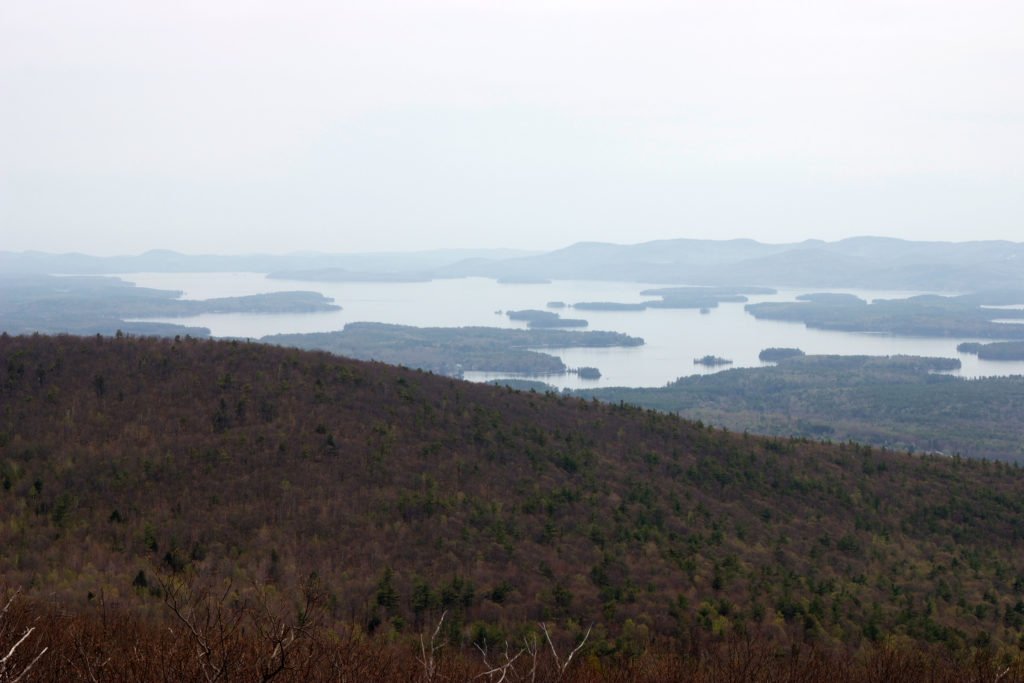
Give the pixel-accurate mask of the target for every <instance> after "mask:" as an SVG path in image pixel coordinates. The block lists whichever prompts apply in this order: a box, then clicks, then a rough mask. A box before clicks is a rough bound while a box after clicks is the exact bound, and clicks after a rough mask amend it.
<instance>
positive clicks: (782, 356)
mask: <svg viewBox="0 0 1024 683" xmlns="http://www.w3.org/2000/svg"><path fill="white" fill-rule="evenodd" d="M802 355H804V352H803V351H801V350H800V349H791V348H784V347H775V346H773V347H770V348H767V349H761V353H759V354H757V357H758V359H759V360H762V361H765V362H778V361H780V360H786V359H787V358H796V357H798V356H802Z"/></svg>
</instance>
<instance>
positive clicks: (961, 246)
mask: <svg viewBox="0 0 1024 683" xmlns="http://www.w3.org/2000/svg"><path fill="white" fill-rule="evenodd" d="M1022 262H1024V243H1021V242H1006V241H981V242H912V241H907V240H900V239H892V238H884V237H855V238H850V239H845V240H840V241H837V242H823V241H820V240H807V241H804V242H799V243H790V244H765V243H761V242H757V241H754V240H749V239H741V240H692V239H674V240H659V241H654V242H644V243H641V244H632V245H619V244H608V243H600V242H580V243H578V244H573V245H571V246H569V247H565V248H564V249H558V250H556V251H552V252H546V253H539V252H527V251H515V250H472V249H446V250H435V251H422V252H395V253H373V254H321V253H312V252H301V253H293V254H285V255H266V254H262V255H260V254H255V255H246V256H215V255H201V256H192V255H185V254H179V253H176V252H172V251H150V252H146V253H145V254H141V255H139V256H116V257H97V256H86V255H83V254H44V253H41V252H24V253H13V252H0V271H2V272H3V273H30V272H31V273H41V272H43V273H79V274H82V273H127V272H175V271H178V272H188V271H192V272H202V271H236V272H237V271H248V272H266V273H271V274H274V273H278V276H279V277H289V278H297V279H310V278H311V277H314V276H315V275H316V272H315V271H320V273H321V274H322V273H324V272H334V273H340V274H341V275H340V276H339V277H343V279H345V280H350V281H351V280H359V279H364V280H365V281H370V282H374V281H382V280H388V279H397V280H401V281H409V280H410V279H424V280H425V279H436V278H460V277H473V276H475V277H488V278H494V279H499V280H504V281H516V282H531V281H533V282H536V281H544V280H554V279H575V280H614V281H633V282H653V283H666V284H691V285H725V284H727V285H772V286H794V287H823V288H825V287H851V288H868V289H902V290H928V291H943V292H964V291H977V290H983V289H993V288H1014V287H1024V267H1022ZM282 271H283V272H282ZM272 276H273V275H272Z"/></svg>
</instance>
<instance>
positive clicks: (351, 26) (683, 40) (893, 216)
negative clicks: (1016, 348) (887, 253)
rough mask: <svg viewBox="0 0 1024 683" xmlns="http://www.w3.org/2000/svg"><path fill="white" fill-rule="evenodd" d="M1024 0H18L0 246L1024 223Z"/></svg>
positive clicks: (988, 234) (8, 66)
mask: <svg viewBox="0 0 1024 683" xmlns="http://www.w3.org/2000/svg"><path fill="white" fill-rule="evenodd" d="M1022 36H1024V2H1021V1H1020V0H1013V1H1007V2H995V1H987V0H970V1H968V0H957V1H952V0H884V1H877V0H856V1H849V2H829V1H827V0H816V1H812V0H808V1H806V2H798V1H796V0H761V1H750V2H740V1H736V0H715V1H714V2H708V1H707V0H701V1H700V2H697V1H692V2H691V1H689V0H678V1H675V2H656V1H653V0H651V1H647V0H629V1H622V2H602V1H600V0H516V2H507V1H503V2H498V1H493V2H492V1H490V0H476V1H470V0H464V1H459V0H448V1H444V0H418V1H417V0H364V1H361V2H350V1H346V0H322V1H317V0H290V1H289V2H281V1H280V0H276V1H274V2H270V1H269V0H245V1H244V2H243V1H242V0H223V1H221V0H176V1H175V2H172V3H158V2H139V1H138V0H91V1H89V2H83V1H82V0H6V1H5V2H2V3H0V249H4V250H15V251H20V250H24V249H40V250H44V251H82V252H87V253H93V254H114V253H138V252H141V251H144V250H147V249H152V248H170V249H176V250H178V251H183V252H187V253H214V252H217V253H249V252H273V253H279V252H287V251H293V250H299V249H316V250H323V251H345V252H351V251H379V250H414V249H427V248H435V247H455V246H465V247H517V248H534V249H553V248H558V247H562V246H566V245H568V244H570V243H573V242H576V241H581V240H601V241H610V242H619V243H632V242H640V241H646V240H651V239H662V238H672V237H694V238H715V239H718V238H732V237H751V238H754V239H758V240H761V241H768V242H788V241H797V240H802V239H806V238H819V239H825V240H834V239H841V238H843V237H849V236H854V235H889V236H894V237H904V238H908V239H940V240H953V241H962V240H969V239H1010V240H1014V241H1021V240H1024V39H1022Z"/></svg>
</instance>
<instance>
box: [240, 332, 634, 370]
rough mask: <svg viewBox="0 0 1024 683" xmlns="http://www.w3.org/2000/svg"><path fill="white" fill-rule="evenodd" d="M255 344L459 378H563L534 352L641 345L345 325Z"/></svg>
mask: <svg viewBox="0 0 1024 683" xmlns="http://www.w3.org/2000/svg"><path fill="white" fill-rule="evenodd" d="M260 341H263V342H266V343H270V344H276V345H279V346H295V347H298V348H301V349H321V350H324V351H330V352H331V353H336V354H339V355H342V356H348V357H350V358H359V359H363V360H378V361H384V362H386V363H392V364H397V365H405V366H408V367H414V368H421V369H423V370H430V371H432V372H437V373H440V374H445V375H451V376H454V377H460V376H462V374H463V373H464V372H471V371H481V372H514V373H521V374H529V375H552V374H564V373H565V372H566V371H567V369H566V366H565V364H564V363H563V362H562V360H561V359H560V358H558V357H556V356H552V355H550V354H547V353H542V352H540V351H537V350H536V349H544V348H550V349H565V348H582V347H587V348H598V347H614V346H624V347H629V346H640V345H642V344H643V343H644V340H643V339H641V338H640V337H630V336H628V335H625V334H622V333H620V332H598V331H588V332H581V331H570V330H549V329H541V330H532V329H531V330H515V329H508V328H500V327H413V326H409V325H392V324H386V323H370V322H359V323H349V324H348V325H346V326H345V328H344V329H343V330H340V331H335V332H317V333H310V334H275V335H270V336H266V337H263V338H262V339H261V340H260Z"/></svg>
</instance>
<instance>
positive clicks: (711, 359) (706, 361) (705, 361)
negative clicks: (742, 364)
mask: <svg viewBox="0 0 1024 683" xmlns="http://www.w3.org/2000/svg"><path fill="white" fill-rule="evenodd" d="M693 364H694V365H705V366H708V367H715V366H718V365H732V361H731V360H729V359H728V358H721V357H719V356H713V355H711V354H708V355H706V356H701V357H700V358H694V359H693Z"/></svg>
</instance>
